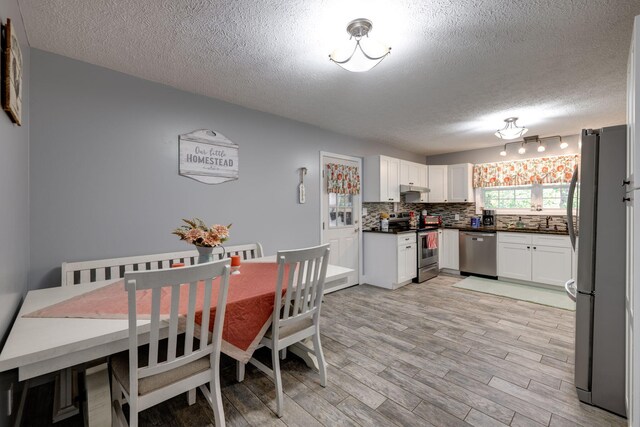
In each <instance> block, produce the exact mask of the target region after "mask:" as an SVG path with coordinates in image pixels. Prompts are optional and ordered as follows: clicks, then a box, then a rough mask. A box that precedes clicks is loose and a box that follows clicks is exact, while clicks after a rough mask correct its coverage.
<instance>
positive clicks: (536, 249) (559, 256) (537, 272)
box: [498, 232, 574, 287]
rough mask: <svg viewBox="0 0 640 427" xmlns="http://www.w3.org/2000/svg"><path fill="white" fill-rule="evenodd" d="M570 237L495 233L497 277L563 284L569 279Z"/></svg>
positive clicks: (570, 259)
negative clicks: (496, 241)
mask: <svg viewBox="0 0 640 427" xmlns="http://www.w3.org/2000/svg"><path fill="white" fill-rule="evenodd" d="M572 265H573V251H572V249H571V242H570V241H569V236H558V235H547V234H527V233H503V232H498V277H500V278H505V279H516V280H523V281H527V282H536V283H544V284H547V285H554V286H559V287H563V286H564V284H565V282H566V281H567V280H569V279H571V278H572V277H574V276H573V272H572Z"/></svg>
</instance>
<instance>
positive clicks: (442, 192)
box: [427, 165, 447, 203]
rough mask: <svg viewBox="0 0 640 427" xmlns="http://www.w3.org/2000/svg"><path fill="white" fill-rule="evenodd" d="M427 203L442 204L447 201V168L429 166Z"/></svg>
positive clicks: (443, 166)
mask: <svg viewBox="0 0 640 427" xmlns="http://www.w3.org/2000/svg"><path fill="white" fill-rule="evenodd" d="M427 168H428V171H429V172H428V182H429V190H431V191H429V197H428V199H427V200H428V202H429V203H444V202H446V201H447V166H446V165H429V166H428V167H427Z"/></svg>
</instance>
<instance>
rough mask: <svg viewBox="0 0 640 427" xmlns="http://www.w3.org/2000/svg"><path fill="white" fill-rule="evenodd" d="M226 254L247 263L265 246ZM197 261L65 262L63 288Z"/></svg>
mask: <svg viewBox="0 0 640 427" xmlns="http://www.w3.org/2000/svg"><path fill="white" fill-rule="evenodd" d="M226 251H227V257H228V256H231V255H232V254H234V255H240V256H241V257H242V258H243V259H245V260H246V259H252V258H259V257H262V256H263V252H262V245H261V244H260V243H249V244H245V245H235V246H229V247H227V248H226ZM222 252H223V249H222V248H221V247H219V248H215V250H214V259H222ZM197 259H198V252H197V251H195V250H191V251H182V252H170V253H162V254H153V255H141V256H132V257H123V258H113V259H103V260H95V261H81V262H65V263H62V277H61V280H62V286H68V285H77V284H80V283H91V282H95V281H99V280H107V279H109V280H111V279H120V278H122V277H123V276H124V272H126V271H147V270H156V269H166V268H169V267H171V264H174V263H176V262H183V263H184V264H185V265H195V264H196V263H197Z"/></svg>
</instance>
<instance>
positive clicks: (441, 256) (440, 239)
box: [438, 228, 445, 268]
mask: <svg viewBox="0 0 640 427" xmlns="http://www.w3.org/2000/svg"><path fill="white" fill-rule="evenodd" d="M443 234H444V233H443V230H442V229H441V228H440V229H438V266H439V267H440V268H443V267H442V264H443V262H444V251H445V249H444V238H443Z"/></svg>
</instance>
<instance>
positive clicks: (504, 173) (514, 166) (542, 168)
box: [473, 154, 580, 188]
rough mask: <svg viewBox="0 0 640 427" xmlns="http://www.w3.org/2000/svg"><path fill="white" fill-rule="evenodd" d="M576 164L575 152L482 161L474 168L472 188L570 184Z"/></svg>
mask: <svg viewBox="0 0 640 427" xmlns="http://www.w3.org/2000/svg"><path fill="white" fill-rule="evenodd" d="M579 163H580V156H579V155H577V154H575V155H571V156H556V157H540V158H537V159H525V160H514V161H508V162H497V163H482V164H478V165H475V166H474V167H473V187H474V188H478V187H508V186H512V185H531V184H564V183H569V182H570V181H571V177H572V176H573V171H574V169H575V167H576V166H577V165H578V164H579Z"/></svg>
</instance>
